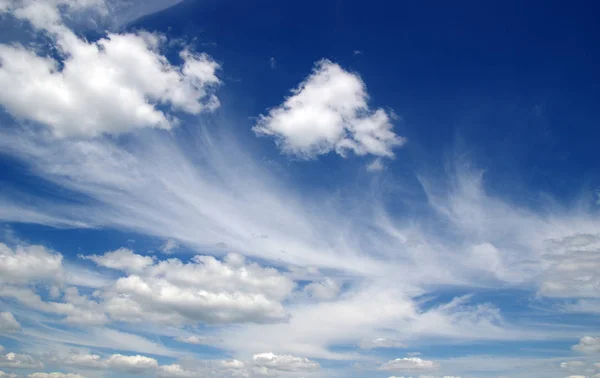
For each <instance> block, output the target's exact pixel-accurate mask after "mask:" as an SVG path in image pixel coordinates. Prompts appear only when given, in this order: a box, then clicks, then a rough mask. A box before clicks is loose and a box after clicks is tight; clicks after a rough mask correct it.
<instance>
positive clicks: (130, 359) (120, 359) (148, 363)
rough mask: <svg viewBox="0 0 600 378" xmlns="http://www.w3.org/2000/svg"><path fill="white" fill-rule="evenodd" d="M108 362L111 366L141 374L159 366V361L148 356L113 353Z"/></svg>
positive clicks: (115, 368)
mask: <svg viewBox="0 0 600 378" xmlns="http://www.w3.org/2000/svg"><path fill="white" fill-rule="evenodd" d="M106 364H107V366H108V367H109V368H111V369H114V370H119V371H123V372H126V373H130V374H141V373H144V372H145V371H148V370H154V369H157V368H158V361H156V360H155V359H154V358H151V357H146V356H140V355H136V356H124V355H121V354H113V355H112V356H110V357H109V358H108V360H107V361H106Z"/></svg>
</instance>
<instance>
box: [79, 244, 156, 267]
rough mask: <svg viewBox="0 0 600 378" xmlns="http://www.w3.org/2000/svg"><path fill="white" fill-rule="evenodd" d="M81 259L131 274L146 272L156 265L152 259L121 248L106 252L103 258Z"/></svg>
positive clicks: (89, 257)
mask: <svg viewBox="0 0 600 378" xmlns="http://www.w3.org/2000/svg"><path fill="white" fill-rule="evenodd" d="M79 257H80V258H83V259H87V260H92V261H93V262H95V263H96V264H97V265H99V266H102V267H105V268H110V269H116V270H124V271H130V272H139V271H142V270H144V268H146V267H148V266H150V265H152V264H153V263H154V259H153V258H152V257H150V256H142V255H138V254H136V253H133V251H132V250H130V249H128V248H119V249H117V250H116V251H112V252H106V253H105V254H104V255H102V256H97V255H90V256H85V255H79Z"/></svg>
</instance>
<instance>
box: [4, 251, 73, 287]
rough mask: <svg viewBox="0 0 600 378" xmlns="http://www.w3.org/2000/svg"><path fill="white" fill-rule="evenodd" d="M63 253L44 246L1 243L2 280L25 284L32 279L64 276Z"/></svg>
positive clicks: (42, 279)
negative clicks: (12, 246)
mask: <svg viewBox="0 0 600 378" xmlns="http://www.w3.org/2000/svg"><path fill="white" fill-rule="evenodd" d="M62 259H63V257H62V255H60V254H59V253H54V252H51V251H49V250H47V249H46V248H44V247H42V246H17V247H16V248H14V249H11V248H10V247H8V246H7V245H6V244H2V243H0V282H2V283H12V284H24V283H27V282H30V281H44V280H56V279H61V278H62V273H63V271H62Z"/></svg>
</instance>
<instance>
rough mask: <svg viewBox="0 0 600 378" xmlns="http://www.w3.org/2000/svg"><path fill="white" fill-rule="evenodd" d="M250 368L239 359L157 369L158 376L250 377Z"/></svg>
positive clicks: (162, 377) (167, 366) (164, 377)
mask: <svg viewBox="0 0 600 378" xmlns="http://www.w3.org/2000/svg"><path fill="white" fill-rule="evenodd" d="M251 369H252V367H251V366H249V365H247V364H245V363H244V362H242V361H239V360H216V361H202V363H200V364H196V365H195V366H182V365H180V364H171V365H161V366H160V367H159V369H158V376H159V377H161V378H179V377H194V378H196V377H203V378H204V377H206V378H225V377H227V378H229V377H250V376H251V374H252V370H251ZM268 372H270V371H268ZM268 372H267V373H268ZM252 376H254V375H252Z"/></svg>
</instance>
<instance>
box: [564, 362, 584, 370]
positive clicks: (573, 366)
mask: <svg viewBox="0 0 600 378" xmlns="http://www.w3.org/2000/svg"><path fill="white" fill-rule="evenodd" d="M585 366H586V363H585V362H583V361H565V362H561V363H560V368H561V369H565V370H568V371H573V372H574V371H578V370H582V369H583V368H585Z"/></svg>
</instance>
